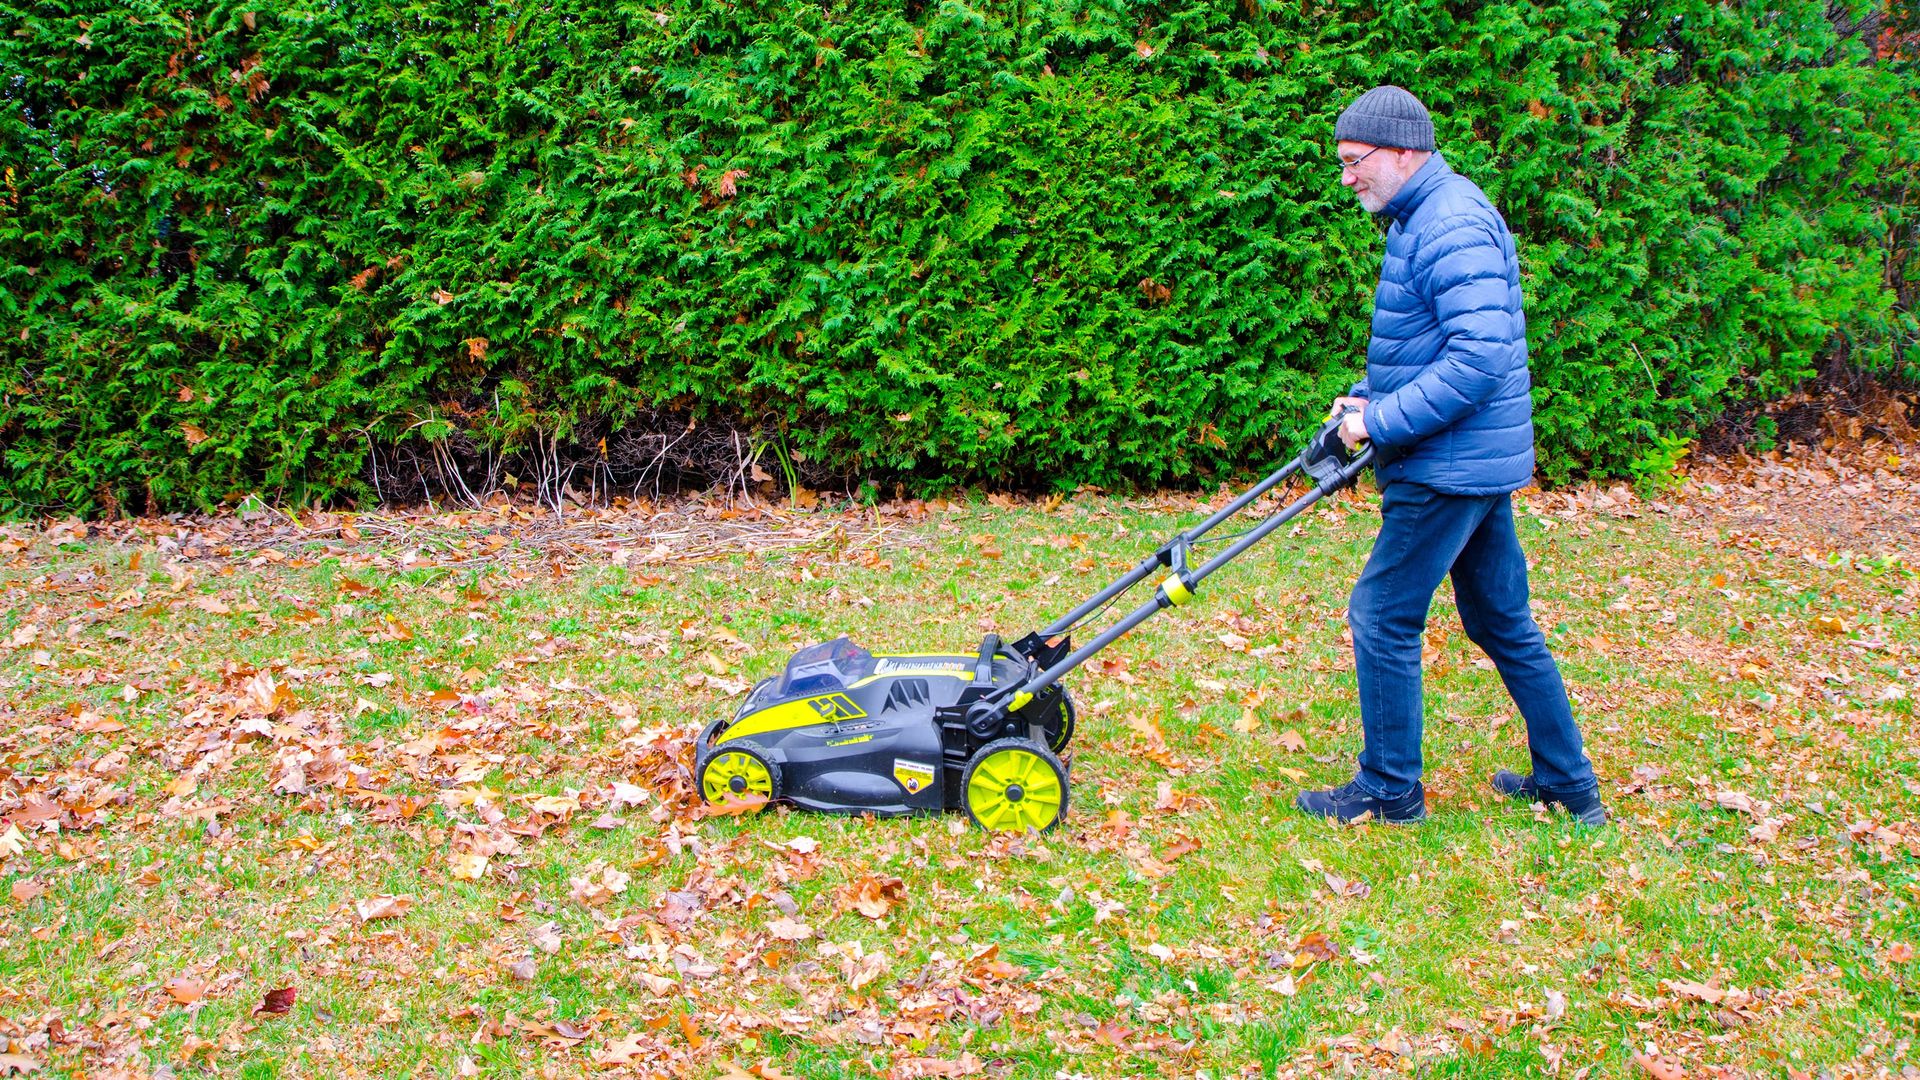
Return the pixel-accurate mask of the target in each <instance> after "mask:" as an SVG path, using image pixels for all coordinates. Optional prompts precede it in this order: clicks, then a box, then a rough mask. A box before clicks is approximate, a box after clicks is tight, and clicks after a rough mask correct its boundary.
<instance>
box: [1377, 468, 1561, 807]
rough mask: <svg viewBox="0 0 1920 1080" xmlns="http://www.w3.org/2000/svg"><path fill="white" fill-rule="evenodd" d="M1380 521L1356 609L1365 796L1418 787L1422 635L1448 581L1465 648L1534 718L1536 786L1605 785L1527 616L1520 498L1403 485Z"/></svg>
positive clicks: (1389, 490) (1383, 505)
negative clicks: (1516, 518) (1489, 662)
mask: <svg viewBox="0 0 1920 1080" xmlns="http://www.w3.org/2000/svg"><path fill="white" fill-rule="evenodd" d="M1380 517H1381V524H1380V536H1379V538H1378V539H1376V540H1375V541H1374V544H1373V554H1372V555H1370V556H1368V558H1367V568H1366V569H1365V570H1363V571H1362V572H1361V574H1360V580H1359V582H1358V583H1357V584H1356V585H1354V587H1353V598H1352V600H1351V602H1350V603H1349V604H1348V608H1347V624H1348V625H1349V626H1350V627H1352V629H1353V659H1354V668H1355V670H1356V671H1357V672H1358V674H1359V676H1360V726H1361V729H1362V732H1363V734H1364V737H1365V740H1366V745H1365V746H1363V747H1362V748H1361V750H1360V771H1359V774H1358V775H1357V776H1356V777H1355V779H1356V780H1357V781H1358V782H1359V785H1360V788H1361V790H1363V791H1365V792H1366V793H1367V794H1369V795H1371V796H1373V797H1374V798H1377V799H1392V798H1398V797H1400V796H1403V795H1405V794H1407V793H1408V792H1409V791H1411V790H1413V785H1414V784H1416V783H1418V782H1419V780H1420V730H1421V688H1420V645H1421V633H1422V631H1424V630H1425V629H1426V625H1427V612H1428V609H1430V608H1431V607H1432V606H1433V594H1434V591H1435V590H1436V589H1438V588H1439V587H1440V579H1441V578H1443V577H1446V576H1447V575H1449V574H1451V575H1452V576H1453V595H1454V599H1455V600H1456V601H1457V602H1458V604H1459V608H1460V622H1461V623H1462V624H1463V625H1464V626H1465V628H1466V631H1467V637H1469V638H1471V639H1472V640H1473V643H1474V644H1476V645H1478V646H1480V648H1481V649H1483V650H1485V651H1486V654H1487V655H1488V656H1489V657H1492V658H1493V662H1494V664H1495V666H1497V667H1498V668H1499V670H1500V678H1501V679H1502V680H1503V681H1504V682H1505V683H1506V684H1507V692H1508V693H1509V694H1512V695H1513V701H1514V704H1515V705H1517V706H1519V708H1520V715H1521V716H1523V717H1525V718H1526V722H1527V746H1528V749H1529V750H1530V751H1531V752H1532V755H1533V777H1534V782H1535V783H1537V784H1539V785H1540V786H1542V787H1547V788H1551V789H1554V790H1557V791H1567V792H1572V791H1579V790H1581V789H1583V788H1588V787H1592V786H1593V785H1594V784H1596V783H1597V781H1596V780H1595V778H1594V775H1593V763H1592V762H1590V761H1588V760H1587V755H1586V751H1585V750H1584V749H1583V748H1582V747H1581V743H1580V729H1579V728H1578V727H1577V726H1575V725H1574V722H1573V707H1572V705H1571V704H1570V703H1569V702H1568V701H1567V688H1566V684H1565V683H1563V682H1561V680H1560V668H1559V666H1558V665H1556V664H1555V663H1554V662H1553V654H1552V653H1549V652H1548V651H1547V640H1546V637H1545V636H1544V635H1542V634H1541V633H1540V627H1539V625H1538V624H1537V623H1535V622H1534V621H1533V612H1532V611H1531V610H1529V609H1528V607H1527V559H1526V556H1525V555H1523V554H1522V553H1521V551H1520V538H1519V537H1518V536H1517V535H1515V533H1514V531H1513V505H1512V499H1511V497H1510V496H1507V495H1486V496H1481V495H1446V494H1442V493H1440V492H1437V491H1435V490H1433V489H1432V488H1429V487H1426V486H1424V485H1421V484H1416V483H1413V482H1411V481H1407V480H1400V481H1395V482H1393V483H1390V484H1388V485H1387V486H1386V488H1385V489H1383V490H1382V491H1381V493H1380Z"/></svg>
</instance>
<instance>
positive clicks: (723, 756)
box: [700, 740, 780, 803]
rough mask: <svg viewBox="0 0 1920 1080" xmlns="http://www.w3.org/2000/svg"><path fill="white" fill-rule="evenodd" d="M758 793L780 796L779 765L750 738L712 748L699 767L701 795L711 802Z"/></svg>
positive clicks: (770, 798) (764, 795)
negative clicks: (713, 749) (748, 740)
mask: <svg viewBox="0 0 1920 1080" xmlns="http://www.w3.org/2000/svg"><path fill="white" fill-rule="evenodd" d="M749 795H758V796H761V797H762V798H764V799H766V800H767V801H768V802H772V801H773V800H775V799H777V798H779V797H780V766H778V765H776V764H774V762H773V759H771V758H769V757H768V756H767V752H766V751H764V750H762V749H760V747H758V746H756V745H754V744H753V743H751V742H747V741H745V740H736V741H734V742H730V743H728V744H727V745H726V746H724V747H722V748H720V749H718V750H715V751H714V753H713V756H712V757H710V758H708V759H707V763H706V764H705V765H702V766H701V767H700V797H701V798H703V799H705V800H706V801H708V802H710V803H717V802H721V801H723V800H726V799H741V798H746V797H747V796H749Z"/></svg>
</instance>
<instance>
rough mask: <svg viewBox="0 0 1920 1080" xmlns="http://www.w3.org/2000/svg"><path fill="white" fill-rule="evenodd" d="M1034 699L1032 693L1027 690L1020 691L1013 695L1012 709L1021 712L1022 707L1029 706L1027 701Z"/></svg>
mask: <svg viewBox="0 0 1920 1080" xmlns="http://www.w3.org/2000/svg"><path fill="white" fill-rule="evenodd" d="M1032 700H1033V695H1032V694H1029V693H1027V692H1026V691H1025V690H1022V691H1020V692H1019V693H1017V694H1015V695H1013V708H1012V711H1014V712H1019V711H1020V710H1021V709H1024V708H1026V707H1027V702H1029V701H1032Z"/></svg>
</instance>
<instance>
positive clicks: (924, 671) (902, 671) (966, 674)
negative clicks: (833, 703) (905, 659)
mask: <svg viewBox="0 0 1920 1080" xmlns="http://www.w3.org/2000/svg"><path fill="white" fill-rule="evenodd" d="M896 675H911V676H913V677H914V678H916V679H918V678H925V677H927V676H930V675H931V676H940V675H945V676H947V677H948V678H951V679H965V680H968V681H972V679H973V672H971V671H934V670H932V669H931V668H894V669H893V670H892V671H889V672H887V673H886V674H885V675H869V676H867V677H866V678H864V679H861V680H860V681H859V682H857V683H854V684H853V685H852V686H849V687H847V689H849V690H857V689H859V688H860V687H862V686H865V685H867V684H868V683H870V682H879V681H880V680H881V679H891V678H893V677H894V676H896Z"/></svg>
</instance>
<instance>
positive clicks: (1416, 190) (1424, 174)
mask: <svg viewBox="0 0 1920 1080" xmlns="http://www.w3.org/2000/svg"><path fill="white" fill-rule="evenodd" d="M1452 172H1453V170H1452V169H1450V168H1448V167H1447V159H1446V158H1443V157H1441V156H1440V154H1439V152H1438V151H1435V152H1434V155H1433V156H1432V157H1430V158H1428V159H1427V163H1426V164H1424V165H1422V166H1420V168H1419V170H1418V171H1416V172H1415V173H1414V174H1413V175H1412V176H1410V177H1408V178H1407V183H1406V186H1405V187H1402V188H1401V189H1400V193H1399V194H1397V195H1395V196H1394V197H1393V199H1392V201H1391V202H1388V203H1387V205H1386V207H1385V208H1384V209H1382V210H1381V211H1380V213H1381V214H1383V215H1384V216H1386V217H1389V218H1392V219H1393V220H1394V221H1397V222H1399V223H1400V224H1401V225H1403V226H1404V225H1405V224H1406V223H1407V219H1408V218H1410V217H1412V216H1413V212H1414V211H1415V210H1418V209H1420V204H1421V203H1423V202H1425V201H1426V199H1427V196H1428V195H1430V194H1432V193H1433V190H1434V189H1435V188H1437V187H1439V186H1440V182H1441V180H1443V179H1444V178H1446V177H1447V176H1449V175H1451V174H1452Z"/></svg>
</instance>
